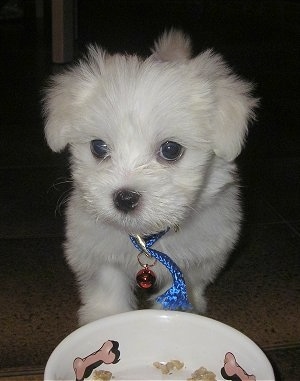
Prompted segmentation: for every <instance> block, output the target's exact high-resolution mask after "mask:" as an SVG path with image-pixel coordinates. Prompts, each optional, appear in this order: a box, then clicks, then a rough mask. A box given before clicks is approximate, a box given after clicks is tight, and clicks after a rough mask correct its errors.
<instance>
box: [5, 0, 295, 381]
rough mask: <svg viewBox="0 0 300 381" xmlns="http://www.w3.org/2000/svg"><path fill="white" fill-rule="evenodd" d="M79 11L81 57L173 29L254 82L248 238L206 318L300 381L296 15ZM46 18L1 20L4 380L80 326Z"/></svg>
mask: <svg viewBox="0 0 300 381" xmlns="http://www.w3.org/2000/svg"><path fill="white" fill-rule="evenodd" d="M33 3H34V2H33V1H32V2H30V1H28V2H27V5H26V7H29V11H30V10H31V6H32V5H33ZM46 3H47V2H46ZM83 3H84V4H83ZM28 4H29V5H28ZM46 10H47V7H46ZM78 10H79V18H78V31H79V41H78V46H79V49H81V47H82V46H83V45H84V44H85V43H86V42H88V41H97V42H99V43H101V44H103V45H104V46H105V47H107V48H108V49H110V50H116V49H122V50H126V51H128V52H131V51H133V50H137V51H139V52H142V53H144V52H145V47H147V46H148V45H149V44H151V41H152V38H153V37H155V36H156V35H157V34H158V33H159V32H161V31H162V30H163V29H164V27H165V26H170V25H175V26H179V27H183V28H184V29H185V30H187V31H189V32H191V33H192V35H193V37H194V39H195V41H196V48H195V50H198V49H202V48H204V47H207V46H214V47H215V48H216V50H218V51H220V52H221V53H223V54H224V55H225V57H226V58H227V59H228V60H229V61H230V62H231V64H232V65H234V66H235V68H236V70H237V71H238V72H239V73H241V74H242V75H244V76H246V77H248V78H250V79H252V80H254V81H255V82H256V83H257V94H258V95H259V96H260V97H261V98H262V101H261V109H260V113H259V118H258V121H257V122H256V123H255V125H254V126H253V127H252V129H251V131H250V133H249V139H248V144H247V147H246V149H245V151H244V152H243V154H242V155H241V156H240V158H239V159H238V162H239V165H240V169H241V179H242V184H243V186H242V191H243V199H244V205H245V223H244V229H243V235H242V237H241V241H240V243H239V246H238V247H237V249H236V251H235V252H234V253H233V255H232V258H231V261H230V263H229V264H228V266H227V267H226V269H225V270H224V271H223V272H222V274H221V275H220V277H219V278H218V280H217V282H216V283H215V284H213V285H212V286H211V287H210V288H209V290H208V295H209V316H211V317H213V318H216V319H218V320H221V321H223V322H225V323H227V324H229V325H231V326H233V327H235V328H237V329H239V330H241V331H242V332H244V333H245V334H247V335H248V336H249V337H250V338H251V339H253V340H254V341H256V342H257V343H258V344H259V345H260V346H261V347H262V349H263V350H265V352H266V354H267V355H268V357H269V358H270V360H271V362H272V363H273V365H274V368H275V370H276V374H277V380H278V381H297V380H299V379H300V365H299V364H300V323H299V317H300V316H299V315H300V297H299V290H300V281H299V275H298V274H299V250H300V201H299V200H300V181H299V178H300V130H299V126H298V121H299V120H300V118H299V109H300V107H299V92H298V84H299V60H298V56H299V49H298V48H299V39H297V35H298V36H299V10H300V6H299V5H298V4H297V2H292V1H279V0H278V1H273V2H271V1H267V0H265V1H264V0H262V1H259V2H253V1H243V2H241V1H233V0H228V1H226V2H225V1H224V2H223V1H217V0H213V1H201V0H198V1H197V0H194V1H184V0H182V1H180V0H174V1H171V0H170V1H158V0H157V1H153V0H152V1H150V0H145V1H143V2H141V1H138V0H136V1H135V0H132V1H117V0H113V1H109V2H106V1H92V0H87V1H84V2H83V1H80V0H79V1H78ZM29 11H28V10H27V9H26V12H25V14H26V15H27V14H29V16H30V15H31V12H29ZM297 15H298V16H297ZM48 21H49V20H48V18H47V17H46V18H45V20H44V24H43V23H41V22H38V23H37V22H36V20H35V19H34V18H30V17H29V18H24V19H19V20H14V21H0V39H1V40H0V54H1V59H0V81H1V90H2V91H1V94H0V109H1V116H0V117H1V120H0V123H1V129H0V178H1V182H0V199H1V202H0V215H1V219H0V254H1V255H0V284H1V291H0V306H1V307H0V323H1V331H0V378H1V374H2V375H3V377H4V375H6V376H7V375H13V374H17V373H16V372H21V373H22V370H24V374H28V373H26V372H25V369H27V372H28V367H29V369H35V368H36V367H38V368H39V367H41V368H43V367H44V365H45V363H46V360H47V358H48V356H49V354H50V353H51V351H52V350H53V348H54V347H55V346H56V345H57V344H58V342H59V341H60V340H61V339H62V338H63V337H64V336H66V335H67V334H68V333H69V332H71V331H72V330H73V329H74V328H75V327H76V315H75V313H76V309H77V306H78V300H77V295H76V288H75V285H74V279H73V276H72V274H71V272H70V271H69V269H68V268H67V267H66V264H65V262H64V259H63V255H62V249H61V243H62V237H63V217H62V215H61V214H62V211H63V204H64V200H65V197H66V195H67V192H68V189H69V188H70V184H69V182H68V172H67V159H66V156H57V155H54V154H52V153H51V152H50V150H49V149H48V148H47V147H46V144H45V141H44V137H43V130H42V118H41V112H40V103H39V100H40V97H41V93H40V91H41V89H42V87H43V85H44V83H45V80H46V78H47V77H48V75H49V74H50V73H51V72H53V71H54V70H57V68H56V67H54V66H53V65H52V64H51V47H50V43H49V24H48ZM12 369H13V372H14V373H12ZM11 379H13V377H12V378H11ZM32 379H33V378H32Z"/></svg>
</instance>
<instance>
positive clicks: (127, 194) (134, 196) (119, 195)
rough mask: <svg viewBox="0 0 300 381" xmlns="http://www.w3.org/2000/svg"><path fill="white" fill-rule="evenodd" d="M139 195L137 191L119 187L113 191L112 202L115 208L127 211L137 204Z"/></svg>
mask: <svg viewBox="0 0 300 381" xmlns="http://www.w3.org/2000/svg"><path fill="white" fill-rule="evenodd" d="M140 197H141V194H140V193H139V192H136V191H133V190H129V189H121V190H118V191H116V192H115V193H114V204H115V206H116V208H117V209H119V210H121V211H122V212H125V213H128V212H131V211H132V210H134V209H135V208H136V207H137V206H138V203H139V200H140Z"/></svg>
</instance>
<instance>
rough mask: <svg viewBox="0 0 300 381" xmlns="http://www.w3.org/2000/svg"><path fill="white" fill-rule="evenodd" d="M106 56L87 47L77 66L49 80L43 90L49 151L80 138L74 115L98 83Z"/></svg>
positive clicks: (76, 114)
mask: <svg viewBox="0 0 300 381" xmlns="http://www.w3.org/2000/svg"><path fill="white" fill-rule="evenodd" d="M106 56H107V55H106V53H105V52H104V51H102V50H101V49H100V48H98V47H97V46H90V47H89V49H88V54H87V55H86V57H85V58H84V59H82V60H80V61H79V62H78V64H77V65H75V66H73V67H72V68H70V69H68V70H66V71H65V72H64V73H62V74H58V75H55V76H54V77H52V79H51V81H50V84H49V87H48V89H47V90H46V91H45V97H44V100H43V106H44V107H43V111H44V116H45V119H46V123H45V136H46V140H47V143H48V145H49V146H50V148H51V149H52V150H53V151H55V152H59V151H61V150H63V149H64V148H65V147H66V146H67V145H68V144H69V143H72V142H73V141H75V140H76V139H77V140H78V138H80V136H81V130H80V129H81V127H82V126H80V125H79V124H80V123H78V116H79V117H80V116H81V108H82V106H83V105H84V104H85V103H86V102H87V99H88V97H89V95H90V94H91V92H92V90H93V88H94V86H96V85H95V83H98V82H99V78H100V77H101V72H102V70H103V67H104V65H105V64H104V62H105V57H106ZM97 80H98V82H97Z"/></svg>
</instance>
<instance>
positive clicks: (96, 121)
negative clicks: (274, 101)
mask: <svg viewBox="0 0 300 381" xmlns="http://www.w3.org/2000/svg"><path fill="white" fill-rule="evenodd" d="M250 90H251V86H250V85H249V84H248V83H246V82H244V81H242V80H240V79H238V78H237V77H236V76H234V75H233V74H232V73H231V71H230V70H229V69H228V68H227V66H226V65H225V63H224V62H223V60H222V58H221V57H220V56H219V55H216V54H213V52H212V51H206V52H204V53H203V54H201V55H199V56H197V57H195V58H191V46H190V40H189V38H188V37H186V36H185V35H183V34H182V33H181V32H178V31H175V30H171V31H170V32H168V33H165V34H164V35H163V36H162V37H161V38H160V39H159V40H158V41H157V42H156V43H155V45H154V48H153V50H152V55H151V56H150V57H148V58H147V59H146V60H142V59H140V58H138V57H137V56H124V55H118V54H116V55H109V54H107V53H106V52H104V51H102V50H101V49H99V48H97V47H90V49H89V53H88V55H87V57H86V58H85V59H84V60H82V61H80V62H79V63H78V65H77V66H74V67H73V68H72V69H70V70H68V71H66V72H65V73H63V74H61V75H58V76H56V77H54V78H53V79H52V83H51V86H50V87H49V89H48V90H47V94H46V97H45V115H46V127H45V133H46V139H47V142H48V144H49V146H50V147H51V148H52V150H54V151H60V150H62V149H64V148H65V147H66V146H69V148H70V151H71V157H72V159H71V161H72V162H71V164H72V174H73V178H74V182H75V186H76V190H77V192H78V194H79V195H80V197H81V198H82V202H83V203H84V205H85V207H86V209H87V211H89V212H90V213H91V214H92V215H93V216H94V217H95V218H96V219H97V220H99V219H101V220H102V221H106V222H107V223H110V224H114V225H116V226H118V227H120V228H121V229H124V230H125V231H126V232H128V233H131V234H137V233H139V234H150V233H154V232H158V231H160V230H163V229H165V228H166V227H169V226H172V225H176V224H180V222H181V221H182V219H184V218H185V217H186V216H187V215H188V213H189V211H190V209H191V208H192V207H193V204H194V202H195V200H196V199H197V198H198V197H199V195H200V193H201V189H202V187H203V183H204V182H205V178H206V173H207V171H208V167H209V162H210V161H211V158H212V157H213V155H217V156H219V157H221V158H222V159H223V160H226V161H231V160H233V159H234V158H235V157H236V156H237V155H238V154H239V152H240V150H241V148H242V145H243V142H244V138H245V135H246V132H247V124H248V121H249V119H251V118H252V117H253V109H254V107H255V105H256V100H255V99H253V98H252V97H251V96H250V95H249V92H250Z"/></svg>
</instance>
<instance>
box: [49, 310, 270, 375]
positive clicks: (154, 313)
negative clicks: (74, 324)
mask: <svg viewBox="0 0 300 381" xmlns="http://www.w3.org/2000/svg"><path fill="white" fill-rule="evenodd" d="M172 360H179V361H180V362H182V363H183V366H182V368H181V369H176V368H175V369H172V367H171V369H169V368H167V371H166V367H163V371H164V372H165V373H162V370H161V369H158V368H157V367H156V366H154V365H153V364H154V363H155V362H159V363H161V364H162V365H165V364H166V363H168V362H172ZM200 367H204V368H206V369H207V370H208V371H211V372H213V373H214V374H215V380H218V381H219V380H239V379H240V380H242V381H244V380H256V381H262V380H264V381H275V377H274V373H273V370H272V367H271V365H270V363H269V361H268V359H267V357H266V356H265V354H264V353H263V352H262V350H261V349H260V348H259V347H258V346H257V345H256V344H255V343H254V342H253V341H251V340H250V339H249V338H248V337H246V336H245V335H243V334H242V333H240V332H239V331H237V330H235V329H234V328H231V327H229V326H227V325H225V324H223V323H220V322H218V321H216V320H213V319H209V318H206V317H203V316H198V315H195V314H190V313H186V312H177V311H158V310H140V311H133V312H126V313H122V314H119V315H114V316H110V317H106V318H103V319H100V320H97V321H95V322H93V323H90V324H87V325H86V326H83V327H81V328H79V329H77V330H76V331H74V332H73V333H71V334H70V335H69V336H68V337H66V338H65V339H64V340H63V341H62V342H61V343H60V344H59V345H58V346H57V347H56V349H55V350H54V351H53V353H52V354H51V356H50V358H49V360H48V362H47V365H46V369H45V373H44V380H45V381H62V380H73V381H75V380H77V381H84V380H92V379H93V378H94V377H95V375H96V373H95V371H97V372H98V373H99V372H100V371H108V372H110V373H111V374H112V380H115V381H117V380H188V379H191V378H192V374H193V373H194V371H195V370H197V369H199V368H200ZM234 377H235V378H234ZM238 377H239V378H238ZM207 379H209V378H207ZM204 380H205V378H204Z"/></svg>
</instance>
